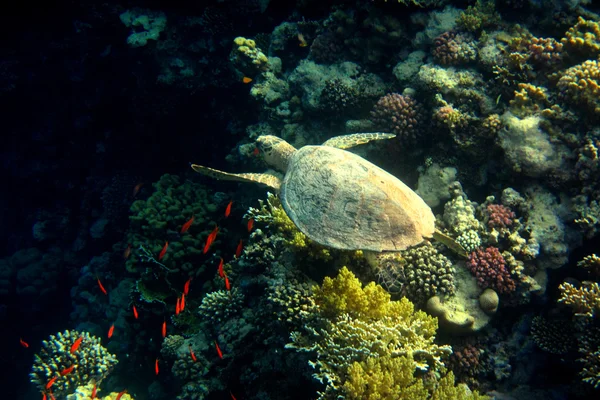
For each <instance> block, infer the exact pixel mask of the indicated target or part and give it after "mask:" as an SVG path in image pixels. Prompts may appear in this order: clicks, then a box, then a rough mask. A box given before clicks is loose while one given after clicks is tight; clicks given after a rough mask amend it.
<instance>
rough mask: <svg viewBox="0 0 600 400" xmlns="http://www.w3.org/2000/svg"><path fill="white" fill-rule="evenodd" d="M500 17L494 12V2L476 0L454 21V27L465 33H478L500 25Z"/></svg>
mask: <svg viewBox="0 0 600 400" xmlns="http://www.w3.org/2000/svg"><path fill="white" fill-rule="evenodd" d="M500 22H501V17H500V14H498V12H497V11H496V6H495V3H494V1H481V0H477V2H476V3H475V5H474V6H469V7H467V9H466V10H465V11H463V12H462V13H461V14H460V15H459V16H458V19H457V20H456V25H457V26H458V27H459V28H462V29H463V30H465V31H467V32H479V31H481V30H483V29H486V28H493V27H496V26H498V25H499V24H500Z"/></svg>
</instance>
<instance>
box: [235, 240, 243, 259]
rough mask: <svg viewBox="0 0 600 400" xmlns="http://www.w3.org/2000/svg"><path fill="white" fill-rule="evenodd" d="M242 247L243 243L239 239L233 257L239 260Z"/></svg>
mask: <svg viewBox="0 0 600 400" xmlns="http://www.w3.org/2000/svg"><path fill="white" fill-rule="evenodd" d="M243 246H244V243H243V242H242V239H240V242H239V243H238V245H237V249H235V256H236V257H237V258H240V256H241V255H242V248H243Z"/></svg>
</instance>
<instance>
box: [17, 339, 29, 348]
mask: <svg viewBox="0 0 600 400" xmlns="http://www.w3.org/2000/svg"><path fill="white" fill-rule="evenodd" d="M19 343H21V346H23V347H25V348H26V349H27V348H29V343H27V342H26V341H24V340H23V338H19Z"/></svg>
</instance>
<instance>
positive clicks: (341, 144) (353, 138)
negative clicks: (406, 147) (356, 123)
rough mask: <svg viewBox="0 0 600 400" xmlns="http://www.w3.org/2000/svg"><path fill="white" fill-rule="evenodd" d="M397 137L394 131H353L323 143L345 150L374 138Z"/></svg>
mask: <svg viewBox="0 0 600 400" xmlns="http://www.w3.org/2000/svg"><path fill="white" fill-rule="evenodd" d="M395 137H396V135H394V134H393V133H382V132H371V133H352V134H350V135H342V136H334V137H332V138H331V139H329V140H327V141H326V142H325V143H323V146H329V147H336V148H338V149H342V150H345V149H349V148H351V147H354V146H358V145H359V144H365V143H369V142H371V141H373V140H383V139H393V138H395Z"/></svg>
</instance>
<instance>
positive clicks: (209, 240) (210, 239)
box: [203, 226, 219, 254]
mask: <svg viewBox="0 0 600 400" xmlns="http://www.w3.org/2000/svg"><path fill="white" fill-rule="evenodd" d="M218 233H219V227H218V226H215V229H213V230H212V232H211V233H210V234H209V235H208V237H207V238H206V244H205V245H204V251H203V254H206V253H207V252H208V249H209V248H210V245H211V244H213V242H214V241H215V239H216V238H217V234H218Z"/></svg>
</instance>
